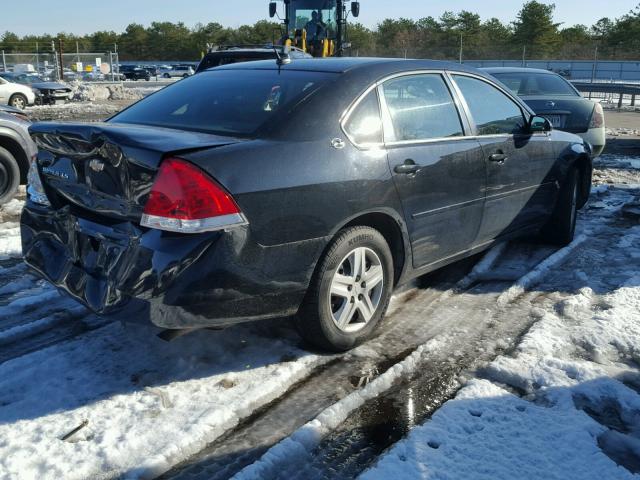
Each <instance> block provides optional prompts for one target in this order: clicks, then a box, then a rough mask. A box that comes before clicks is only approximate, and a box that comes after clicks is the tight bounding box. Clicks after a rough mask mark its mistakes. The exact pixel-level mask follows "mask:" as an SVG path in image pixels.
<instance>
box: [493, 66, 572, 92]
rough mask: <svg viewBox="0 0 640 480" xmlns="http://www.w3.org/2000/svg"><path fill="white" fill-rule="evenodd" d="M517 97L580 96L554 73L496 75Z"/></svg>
mask: <svg viewBox="0 0 640 480" xmlns="http://www.w3.org/2000/svg"><path fill="white" fill-rule="evenodd" d="M493 76H494V77H496V78H497V79H498V80H500V81H501V82H502V83H503V84H505V85H506V86H507V87H508V88H509V90H511V91H512V92H513V93H515V94H516V95H520V96H526V95H572V96H578V94H577V93H576V91H575V90H574V89H573V88H572V87H571V85H569V83H568V82H567V81H566V80H565V79H563V78H562V77H560V76H559V75H556V74H554V73H528V72H508V73H506V72H505V73H494V74H493Z"/></svg>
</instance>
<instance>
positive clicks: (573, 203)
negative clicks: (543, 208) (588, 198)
mask: <svg viewBox="0 0 640 480" xmlns="http://www.w3.org/2000/svg"><path fill="white" fill-rule="evenodd" d="M579 180H580V175H579V172H578V169H577V168H572V169H571V170H570V171H569V172H568V173H567V178H566V179H565V182H564V184H563V185H562V188H561V189H560V193H559V195H558V201H557V203H556V206H555V208H554V210H553V214H552V215H551V219H550V220H549V222H548V223H547V225H545V226H544V228H543V229H542V232H541V237H542V241H544V242H546V243H551V244H553V245H559V246H565V245H568V244H570V243H571V242H572V241H573V237H574V234H575V231H576V217H577V216H578V196H579V187H580V182H579Z"/></svg>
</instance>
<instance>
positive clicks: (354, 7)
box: [351, 2, 360, 17]
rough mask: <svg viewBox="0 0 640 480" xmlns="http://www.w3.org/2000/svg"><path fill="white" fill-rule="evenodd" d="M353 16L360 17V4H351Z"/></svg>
mask: <svg viewBox="0 0 640 480" xmlns="http://www.w3.org/2000/svg"><path fill="white" fill-rule="evenodd" d="M351 15H353V16H354V17H357V16H358V15H360V2H351Z"/></svg>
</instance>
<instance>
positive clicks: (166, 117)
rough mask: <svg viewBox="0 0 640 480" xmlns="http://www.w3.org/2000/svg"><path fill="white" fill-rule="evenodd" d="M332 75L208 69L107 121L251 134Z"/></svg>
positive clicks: (227, 133) (151, 96)
mask: <svg viewBox="0 0 640 480" xmlns="http://www.w3.org/2000/svg"><path fill="white" fill-rule="evenodd" d="M334 78H335V74H333V73H324V72H301V71H278V70H211V71H206V72H202V73H199V74H198V75H194V76H193V77H189V78H186V79H184V80H180V81H179V82H176V83H175V84H173V85H171V86H169V87H166V88H164V89H162V90H160V91H158V92H156V93H154V94H153V95H150V96H148V97H147V98H145V99H143V100H141V101H140V102H138V103H136V104H134V105H132V106H131V107H129V108H128V109H126V110H124V111H123V112H121V113H119V114H117V115H116V116H114V117H113V118H111V120H110V122H117V123H134V124H140V125H153V126H158V127H168V128H177V129H184V130H194V131H200V132H207V133H217V134H224V135H240V136H242V135H250V134H252V133H254V132H256V131H257V130H258V129H259V128H260V127H261V126H263V125H264V124H265V123H266V122H268V121H269V120H270V119H271V118H272V117H274V116H275V115H276V114H277V113H278V112H279V111H282V110H283V109H285V108H290V107H292V106H293V105H295V104H296V103H297V102H299V101H300V100H302V99H303V98H304V97H306V96H307V95H310V94H311V93H312V92H314V91H315V90H317V89H318V88H319V87H320V86H321V85H322V84H324V83H327V82H329V81H330V80H332V79H334Z"/></svg>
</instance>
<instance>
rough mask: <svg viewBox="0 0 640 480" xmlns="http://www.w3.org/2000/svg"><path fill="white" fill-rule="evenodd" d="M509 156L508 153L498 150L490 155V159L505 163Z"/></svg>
mask: <svg viewBox="0 0 640 480" xmlns="http://www.w3.org/2000/svg"><path fill="white" fill-rule="evenodd" d="M507 158H508V156H507V154H506V153H502V152H496V153H492V154H491V155H489V160H491V161H492V162H498V163H503V162H504V161H505V160H506V159H507Z"/></svg>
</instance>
